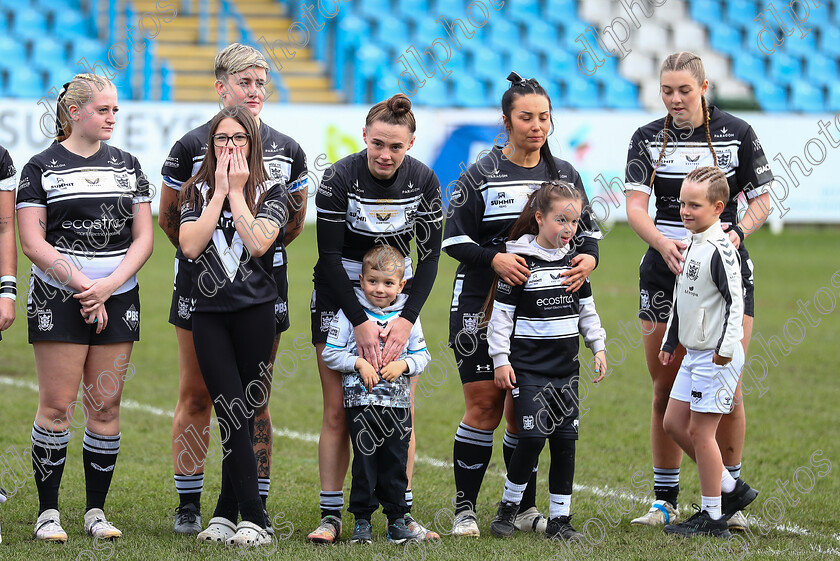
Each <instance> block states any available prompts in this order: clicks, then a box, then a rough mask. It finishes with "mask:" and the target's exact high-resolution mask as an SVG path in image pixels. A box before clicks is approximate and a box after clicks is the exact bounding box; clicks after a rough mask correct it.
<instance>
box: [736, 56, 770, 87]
mask: <svg viewBox="0 0 840 561" xmlns="http://www.w3.org/2000/svg"><path fill="white" fill-rule="evenodd" d="M764 63H765V58H764V57H761V56H757V55H753V54H750V53H747V52H745V53H741V54H740V55H738V56H736V57H733V59H732V73H733V74H734V75H735V76H736V77H737V78H740V79H741V80H744V81H745V82H749V83H751V84H757V83H759V82H762V81H764V80H767V69H766V66H765V64H764Z"/></svg>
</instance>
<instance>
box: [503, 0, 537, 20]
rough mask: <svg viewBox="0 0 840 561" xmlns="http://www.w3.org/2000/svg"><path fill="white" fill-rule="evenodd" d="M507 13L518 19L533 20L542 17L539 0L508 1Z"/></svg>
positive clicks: (510, 16)
mask: <svg viewBox="0 0 840 561" xmlns="http://www.w3.org/2000/svg"><path fill="white" fill-rule="evenodd" d="M507 4H508V11H507V15H508V17H509V18H511V19H514V20H516V21H522V22H527V21H532V20H537V19H538V18H539V17H540V2H539V0H516V1H515V2H508V3H507Z"/></svg>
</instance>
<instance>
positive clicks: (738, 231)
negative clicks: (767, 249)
mask: <svg viewBox="0 0 840 561" xmlns="http://www.w3.org/2000/svg"><path fill="white" fill-rule="evenodd" d="M729 229H730V230H732V231H733V232H735V233H736V234H738V237H739V238H741V241H742V242H743V241H744V231H743V230H742V229H741V228H739V227H738V225H737V224H732V225H731V226H730V227H729Z"/></svg>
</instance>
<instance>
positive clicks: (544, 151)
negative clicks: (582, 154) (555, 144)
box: [502, 72, 560, 179]
mask: <svg viewBox="0 0 840 561" xmlns="http://www.w3.org/2000/svg"><path fill="white" fill-rule="evenodd" d="M507 80H508V82H510V86H509V87H508V89H507V90H506V91H505V93H504V95H502V114H503V115H504V116H505V117H506V118H507V122H508V123H510V122H511V112H512V111H513V102H514V101H516V99H517V98H518V97H520V96H523V95H529V94H536V95H541V96H543V97H545V98H546V99H547V100H548V118H549V120H550V121H551V129H549V131H548V136H551V133H553V132H554V118H553V117H552V116H551V111H552V109H551V98H550V97H549V96H548V92H546V91H545V88H543V87H542V86H541V85H540V83H539V82H537V80H536V78H528V79H527V80H526V79H525V78H523V77H522V76H520V75H519V74H517V73H516V72H511V73H510V74H508V77H507ZM540 159H542V160H543V161H544V162H545V165H546V167H547V168H548V178H549V179H560V173H559V172H558V171H557V163H556V162H555V161H554V156H553V155H552V154H551V148H549V147H548V138H546V140H545V142H544V143H543V145H542V146H541V147H540Z"/></svg>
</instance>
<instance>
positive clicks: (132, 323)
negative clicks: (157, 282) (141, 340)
mask: <svg viewBox="0 0 840 561" xmlns="http://www.w3.org/2000/svg"><path fill="white" fill-rule="evenodd" d="M123 321H124V322H125V324H126V325H127V326H128V328H129V329H130V330H132V331H137V328H138V327H140V311H139V310H138V309H137V308H135V307H134V304H132V305H131V307H130V308H128V309H127V310H126V311H125V315H124V316H123Z"/></svg>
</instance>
